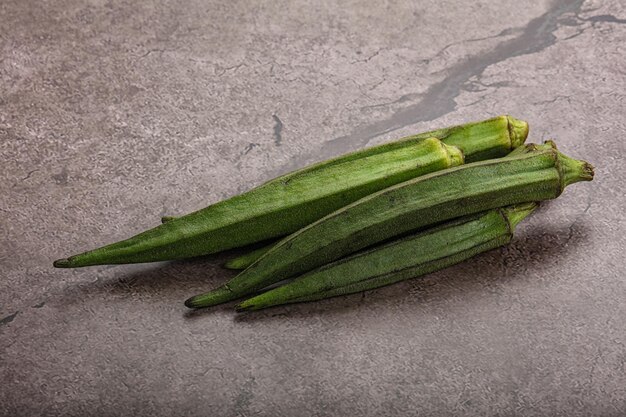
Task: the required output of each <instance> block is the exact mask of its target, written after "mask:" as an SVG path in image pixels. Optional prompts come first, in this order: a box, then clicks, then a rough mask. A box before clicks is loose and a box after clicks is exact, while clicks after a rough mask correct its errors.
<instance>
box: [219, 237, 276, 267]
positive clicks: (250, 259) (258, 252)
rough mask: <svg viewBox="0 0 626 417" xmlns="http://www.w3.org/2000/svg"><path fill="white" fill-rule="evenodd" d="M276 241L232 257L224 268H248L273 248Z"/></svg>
mask: <svg viewBox="0 0 626 417" xmlns="http://www.w3.org/2000/svg"><path fill="white" fill-rule="evenodd" d="M275 244H276V242H272V243H271V244H269V245H265V246H261V247H260V248H257V249H254V250H251V251H250V252H246V253H244V254H243V255H239V256H237V257H235V258H233V259H230V260H228V261H226V262H225V263H224V268H227V269H246V268H247V267H249V266H250V265H252V264H253V263H254V261H256V260H257V259H259V258H260V257H261V256H263V255H265V254H266V253H267V251H269V250H270V249H272V247H273V246H274V245H275Z"/></svg>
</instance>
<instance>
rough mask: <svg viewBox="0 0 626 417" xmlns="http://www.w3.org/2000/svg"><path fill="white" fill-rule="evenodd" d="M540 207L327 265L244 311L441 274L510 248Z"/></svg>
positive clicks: (453, 224) (474, 219) (508, 210)
mask: <svg viewBox="0 0 626 417" xmlns="http://www.w3.org/2000/svg"><path fill="white" fill-rule="evenodd" d="M536 207H537V204H535V203H525V204H521V205H517V206H509V207H505V208H497V209H494V210H489V211H487V212H482V213H480V214H473V215H469V216H465V217H462V218H460V219H456V220H452V221H450V222H447V223H445V224H443V225H441V226H438V227H433V228H430V229H427V230H425V231H423V232H420V233H417V234H414V235H411V236H409V237H405V238H403V239H399V240H396V241H393V242H391V243H388V244H385V245H382V246H379V247H375V248H373V249H370V250H368V251H365V252H361V253H358V254H355V255H353V256H350V257H348V258H344V259H341V260H339V261H335V262H332V263H330V264H327V265H324V266H323V267H321V268H318V269H315V270H313V271H311V272H309V273H307V274H305V275H303V276H301V277H299V278H296V279H295V280H294V281H291V282H290V283H287V284H285V285H283V286H281V287H278V288H275V289H272V290H269V291H267V292H265V293H263V294H261V295H258V296H256V297H253V298H250V299H249V300H246V301H244V302H243V303H241V304H239V305H238V306H237V307H236V308H237V310H238V311H246V310H259V309H261V308H266V307H271V306H275V305H279V304H287V303H297V302H301V301H313V300H319V299H323V298H329V297H334V296H337V295H345V294H350V293H354V292H359V291H365V290H371V289H374V288H378V287H382V286H384V285H389V284H393V283H396V282H399V281H403V280H406V279H409V278H414V277H418V276H420V275H424V274H428V273H430V272H434V271H438V270H440V269H443V268H446V267H448V266H451V265H454V264H456V263H459V262H461V261H464V260H465V259H468V258H470V257H472V256H474V255H477V254H479V253H481V252H485V251H488V250H490V249H494V248H497V247H499V246H503V245H506V244H507V243H509V242H510V240H511V239H512V238H513V231H514V230H515V226H517V224H518V223H519V222H520V221H521V220H522V219H524V218H525V217H526V216H528V215H529V214H530V213H531V212H532V211H533V210H534V209H535V208H536Z"/></svg>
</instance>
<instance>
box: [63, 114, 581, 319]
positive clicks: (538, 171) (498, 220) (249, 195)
mask: <svg viewBox="0 0 626 417" xmlns="http://www.w3.org/2000/svg"><path fill="white" fill-rule="evenodd" d="M527 136H528V123H526V122H524V121H521V120H518V119H515V118H513V117H511V116H499V117H495V118H492V119H488V120H483V121H479V122H472V123H467V124H464V125H459V126H452V127H447V128H444V129H439V130H435V131H431V132H426V133H420V134H417V135H413V136H409V137H406V138H402V139H399V140H397V141H394V142H390V143H386V144H384V145H380V146H376V147H370V148H366V149H363V150H360V151H357V152H353V153H350V154H347V155H343V156H340V157H337V158H335V159H330V160H328V161H324V162H320V163H317V164H315V165H311V166H308V167H306V168H303V169H300V170H297V171H294V172H291V173H288V174H286V175H283V176H280V177H278V178H275V179H273V180H271V181H268V182H266V183H264V184H262V185H260V186H258V187H256V188H254V189H252V190H250V191H248V192H245V193H243V194H240V195H237V196H235V197H232V198H229V199H227V200H224V201H221V202H218V203H216V204H213V205H210V206H208V207H206V208H203V209H201V210H198V211H196V212H193V213H190V214H187V215H185V216H181V217H164V218H163V219H162V222H161V223H162V224H160V225H159V226H157V227H155V228H153V229H149V230H147V231H145V232H143V233H140V234H138V235H136V236H133V237H131V238H129V239H126V240H122V241H120V242H117V243H112V244H110V245H107V246H103V247H100V248H97V249H93V250H90V251H87V252H83V253H80V254H78V255H73V256H70V257H68V258H63V259H59V260H57V261H55V262H54V266H55V267H58V268H76V267H84V266H90V265H105V264H129V263H138V262H156V261H167V260H174V259H185V258H192V257H196V256H202V255H208V254H213V253H217V252H221V251H225V250H228V249H233V248H246V249H248V252H244V254H243V255H241V256H239V257H237V258H234V259H231V260H230V261H228V262H227V263H226V264H225V265H224V266H225V267H226V268H229V269H238V270H241V272H240V273H239V274H238V275H236V276H235V277H234V278H232V279H230V280H229V281H228V282H226V283H224V284H223V285H221V286H219V287H217V288H214V289H212V290H210V291H209V292H206V293H204V294H199V295H195V296H193V297H191V298H189V299H188V300H187V301H185V305H186V306H187V307H190V308H201V307H209V306H214V305H216V304H221V303H225V302H228V301H232V300H237V299H242V298H245V297H249V298H248V299H245V300H244V301H242V302H240V303H239V304H238V305H237V306H236V309H237V310H238V311H244V310H258V309H262V308H265V307H270V306H275V305H280V304H287V303H296V302H303V301H313V300H320V299H324V298H329V297H334V296H338V295H344V294H350V293H355V292H360V291H365V290H371V289H374V288H378V287H381V286H384V285H389V284H393V283H395V282H398V281H402V280H406V279H410V278H415V277H418V276H420V275H424V274H427V273H430V272H434V271H437V270H440V269H442V268H446V267H448V266H451V265H454V264H456V263H459V262H462V261H464V260H465V259H468V258H470V257H472V256H474V255H477V254H479V253H481V252H485V251H488V250H491V249H494V248H497V247H499V246H502V245H506V244H507V243H509V242H510V241H511V239H512V237H513V232H514V230H515V227H516V226H517V224H518V223H519V222H520V221H522V220H523V219H524V218H525V217H527V216H528V215H529V214H530V213H531V212H532V211H533V210H534V209H535V208H536V207H537V204H538V203H539V202H540V201H543V200H549V199H554V198H556V197H558V196H559V195H560V194H561V193H562V192H563V190H564V189H565V187H566V186H568V185H570V184H573V183H575V182H579V181H591V180H592V179H593V167H592V166H591V165H590V164H589V163H587V162H585V161H581V160H576V159H572V158H570V157H568V156H566V155H564V154H563V153H561V152H559V151H558V150H557V148H556V145H555V144H554V142H552V141H547V142H545V143H543V144H524V143H525V141H526V138H527ZM255 244H256V247H257V248H256V249H254V250H250V249H249V248H250V245H255ZM277 283H282V285H278V286H276V284H277ZM268 288H269V289H268Z"/></svg>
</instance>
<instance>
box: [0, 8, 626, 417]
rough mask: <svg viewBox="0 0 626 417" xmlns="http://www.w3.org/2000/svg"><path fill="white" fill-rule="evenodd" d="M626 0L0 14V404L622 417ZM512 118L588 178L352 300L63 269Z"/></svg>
mask: <svg viewBox="0 0 626 417" xmlns="http://www.w3.org/2000/svg"><path fill="white" fill-rule="evenodd" d="M625 23H626V7H624V3H623V2H622V1H620V0H607V1H598V0H593V1H584V2H583V1H565V0H554V1H532V2H522V1H518V0H505V1H500V2H493V1H488V0H478V1H476V0H473V1H466V2H459V1H457V0H443V1H435V0H427V1H421V2H409V1H367V2H352V1H336V2H332V1H330V2H313V1H306V0H304V1H266V2H248V1H232V2H219V1H214V2H208V1H205V0H202V1H200V0H191V1H188V2H183V3H181V2H167V1H157V0H154V1H101V0H90V1H79V0H60V1H45V0H42V1H34V0H32V1H23V0H3V1H2V2H0V156H1V158H0V161H1V163H0V178H1V181H0V212H1V216H0V381H2V382H1V383H0V414H2V415H5V416H38V415H42V416H56V415H59V416H60V415H75V416H92V415H94V416H95V415H97V416H113V415H133V414H134V415H151V416H172V415H188V416H192V415H194V416H195V415H205V416H208V415H210V416H256V415H258V416H336V415H364V416H374V415H420V416H422V415H433V416H441V415H501V416H513V415H524V416H547V415H551V416H555V415H563V416H566V415H567V416H591V415H594V416H618V415H622V416H623V415H626V370H625V362H626V345H625V343H626V297H625V295H626V283H625V276H626V261H625V260H624V252H625V250H626V238H625V232H626V225H625V214H624V213H625V211H626V197H625V191H624V178H625V177H626V172H625V171H626V170H625V168H624V166H625V164H624V154H625V153H626V145H625V143H626V140H625V136H626V120H625V117H624V114H625V108H624V104H625V91H626V71H625V69H626V59H625V57H624V53H625V50H624V48H625V45H626V25H625ZM502 113H510V114H512V115H514V116H516V117H519V118H523V119H525V120H528V121H530V123H531V140H532V139H534V140H535V141H540V140H543V139H547V138H555V139H556V141H557V143H558V144H559V145H560V148H561V149H563V150H564V151H566V152H567V153H569V154H571V155H573V156H577V157H580V158H584V159H587V160H589V161H591V162H592V163H594V164H595V165H596V166H597V171H596V180H595V181H594V182H593V183H583V184H576V185H574V186H572V187H570V188H568V190H567V191H566V192H565V194H564V195H563V196H562V197H561V198H559V199H558V200H557V201H554V202H550V203H548V204H545V205H544V206H543V207H542V208H541V209H540V211H539V212H537V213H536V214H535V215H534V216H533V217H532V218H531V219H529V220H528V221H527V222H525V223H524V224H523V225H521V226H520V228H519V235H518V236H517V237H516V239H515V241H514V242H513V243H512V244H511V245H510V246H508V247H506V248H503V249H501V250H496V251H492V252H489V253H487V254H484V255H482V256H479V257H477V258H475V259H473V260H470V261H469V262H465V263H463V264H461V265H458V266H456V267H452V268H449V269H446V270H444V271H441V272H439V273H436V274H431V275H429V276H428V277H426V278H424V279H416V280H413V281H410V282H405V283H402V284H398V285H395V286H391V287H387V288H384V289H380V290H377V291H371V292H367V293H365V294H364V295H353V296H348V297H343V298H337V299H333V300H327V301H324V302H319V303H311V304H303V305H293V306H288V307H280V308H274V309H271V310H267V311H263V312H260V313H257V314H248V315H236V314H235V313H233V311H232V309H231V307H232V305H229V306H227V307H226V308H222V309H214V310H210V311H205V312H202V313H199V314H187V312H186V309H185V308H184V307H183V305H182V301H183V300H184V299H185V298H186V297H188V296H190V295H192V294H195V293H197V292H200V291H203V290H206V289H208V288H211V287H213V286H215V285H217V284H218V283H221V282H223V281H224V280H226V279H227V278H229V277H231V276H232V275H233V274H232V273H230V272H228V271H224V270H222V269H221V268H220V267H219V264H220V262H222V261H223V260H224V259H225V258H224V257H218V258H210V259H202V260H194V261H189V262H176V263H166V264H158V265H136V266H118V267H92V268H86V269H81V270H55V269H53V268H52V260H53V259H56V258H58V257H61V256H65V255H68V254H71V253H75V252H78V251H81V250H83V249H86V248H91V247H94V246H98V245H102V244H105V243H109V242H112V241H115V240H118V239H121V238H125V237H127V236H129V235H131V234H134V233H136V232H139V231H141V230H143V229H146V228H148V227H151V226H154V225H156V224H157V223H158V219H159V216H161V215H164V214H170V215H175V214H181V213H186V212H189V211H192V210H195V209H198V208H201V207H203V206H205V205H207V204H209V203H212V202H216V201H218V200H220V199H223V198H225V197H228V196H231V195H233V194H235V193H238V192H241V191H244V190H246V189H249V188H250V187H253V186H255V185H257V184H259V183H261V182H262V181H264V180H267V179H268V178H271V177H273V176H275V175H276V174H278V173H281V172H285V171H287V170H290V169H293V168H296V167H300V166H303V165H305V164H307V163H310V162H312V161H316V160H320V159H324V158H326V157H329V156H332V155H337V154H340V153H343V152H346V151H349V150H353V149H357V148H360V147H363V146H366V145H373V144H377V143H382V142H385V141H388V140H390V139H393V138H397V137H400V136H402V135H405V134H409V133H412V132H416V131H423V130H425V129H431V128H435V127H440V126H446V125H449V124H453V123H460V122H465V121H469V120H476V119H481V118H486V117H489V116H493V115H497V114H502Z"/></svg>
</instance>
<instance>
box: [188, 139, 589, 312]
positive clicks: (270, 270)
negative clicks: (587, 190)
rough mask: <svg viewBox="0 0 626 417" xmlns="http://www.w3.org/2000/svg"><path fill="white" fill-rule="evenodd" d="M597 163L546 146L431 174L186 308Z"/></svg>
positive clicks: (310, 229)
mask: <svg viewBox="0 0 626 417" xmlns="http://www.w3.org/2000/svg"><path fill="white" fill-rule="evenodd" d="M592 178H593V167H592V166H591V165H589V164H587V163H586V162H584V161H578V160H575V159H572V158H569V157H567V156H565V155H563V154H561V153H560V152H558V151H557V150H556V148H553V147H552V146H545V145H544V146H542V147H541V148H540V149H534V148H533V147H531V148H529V150H528V151H527V152H525V151H524V152H516V153H515V154H514V155H513V156H510V157H505V158H499V159H493V160H489V161H482V162H475V163H472V164H467V165H462V166H458V167H454V168H449V169H446V170H443V171H439V172H435V173H432V174H428V175H425V176H422V177H419V178H416V179H413V180H409V181H406V182H404V183H401V184H398V185H395V186H392V187H389V188H387V189H385V190H382V191H379V192H377V193H374V194H372V195H369V196H367V197H364V198H362V199H361V200H358V201H356V202H354V203H352V204H350V205H348V206H346V207H344V208H342V209H340V210H337V211H335V212H333V213H331V214H329V215H328V216H326V217H324V218H322V219H320V220H318V221H316V222H315V223H312V224H310V225H308V226H306V227H304V228H302V229H300V230H298V231H297V232H295V233H293V234H292V235H290V236H288V237H286V238H285V239H283V240H281V241H280V242H279V243H278V244H277V245H276V246H274V247H273V248H272V249H271V250H269V251H268V252H267V253H266V254H265V255H264V256H262V257H261V258H259V259H258V260H257V261H256V262H254V263H253V264H252V265H250V266H249V267H248V268H247V269H246V270H244V271H243V272H241V273H240V274H239V275H237V276H236V277H235V278H233V279H231V280H230V281H228V282H227V283H226V284H224V285H223V286H221V287H218V288H217V289H215V290H213V291H211V292H208V293H205V294H201V295H197V296H194V297H191V298H190V299H188V300H187V301H186V302H185V305H187V306H188V307H192V308H199V307H208V306H211V305H215V304H220V303H223V302H226V301H230V300H234V299H237V298H240V297H243V296H245V295H249V294H251V293H253V292H255V291H258V290H261V289H263V288H265V287H267V286H269V285H272V284H274V283H276V282H279V281H282V280H283V279H287V278H290V277H293V276H297V275H301V274H302V273H304V272H307V271H310V270H312V269H314V268H316V267H319V266H321V265H324V264H327V263H329V262H332V261H334V260H336V259H340V258H341V257H344V256H346V255H349V254H351V253H354V252H357V251H359V250H361V249H363V248H366V247H368V246H370V245H373V244H376V243H378V242H382V241H384V240H386V239H390V238H392V237H394V236H398V235H401V234H403V233H407V232H409V231H411V230H417V229H419V228H422V227H426V226H429V225H433V224H436V223H439V222H442V221H445V220H449V219H453V218H456V217H461V216H464V215H468V214H472V213H477V212H480V211H484V210H489V209H492V208H496V207H503V206H507V205H512V204H519V203H524V202H531V201H542V200H548V199H553V198H556V197H558V196H559V195H560V194H561V192H562V191H563V190H564V188H565V186H567V185H569V184H572V183H575V182H579V181H590V180H591V179H592Z"/></svg>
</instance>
